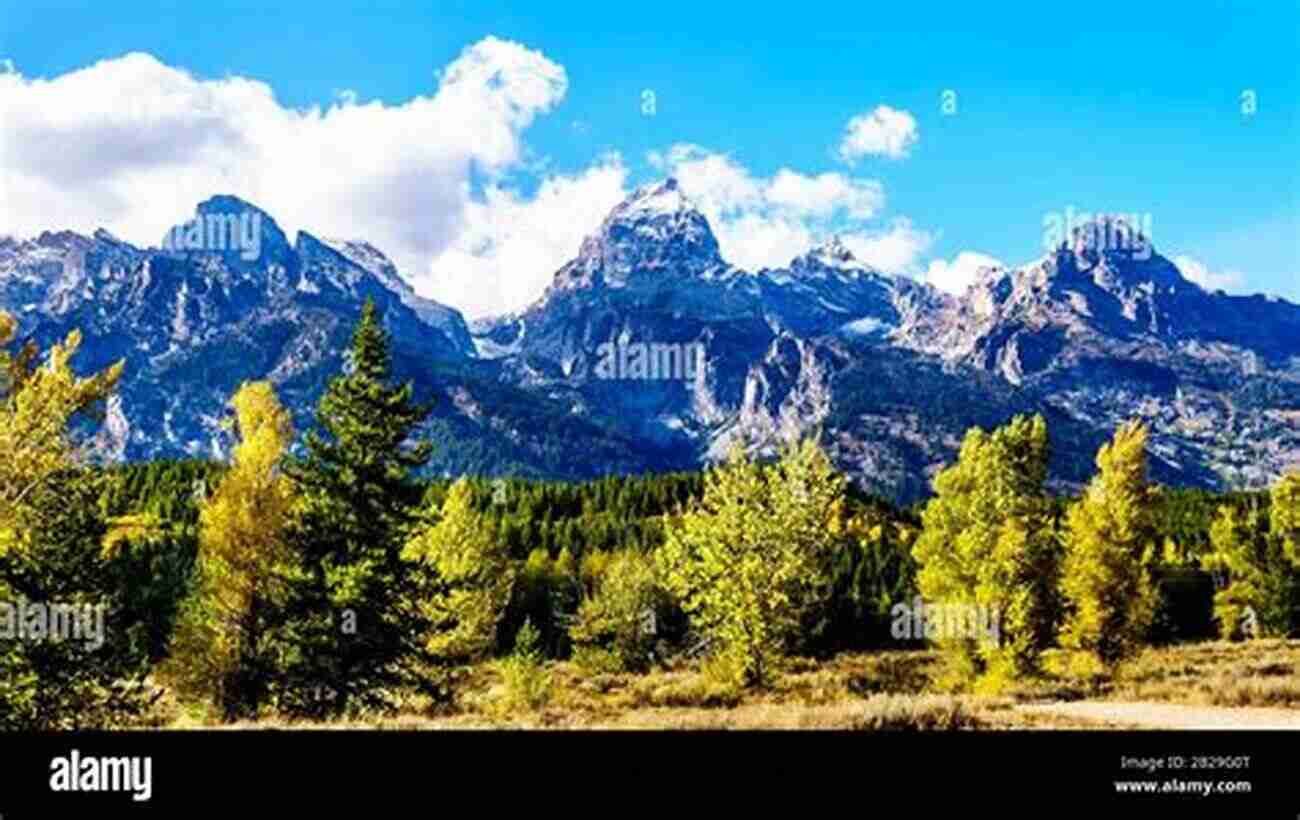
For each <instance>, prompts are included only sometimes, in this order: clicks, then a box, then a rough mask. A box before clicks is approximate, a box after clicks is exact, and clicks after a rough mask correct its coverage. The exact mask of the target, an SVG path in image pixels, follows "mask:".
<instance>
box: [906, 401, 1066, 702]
mask: <svg viewBox="0 0 1300 820" xmlns="http://www.w3.org/2000/svg"><path fill="white" fill-rule="evenodd" d="M1047 460H1048V442H1047V425H1046V423H1045V422H1044V421H1043V418H1042V417H1041V416H1036V417H1034V418H1029V417H1025V416H1021V417H1017V418H1016V419H1014V420H1013V421H1012V422H1011V423H1009V424H1007V425H1006V426H1005V427H1002V428H999V429H998V430H996V431H994V432H993V433H991V434H990V433H986V432H984V431H983V430H979V429H974V430H971V431H969V432H968V433H967V434H966V438H965V440H964V441H963V442H962V446H961V453H960V455H959V457H958V460H957V463H956V464H953V465H951V466H949V467H947V468H946V469H944V470H943V471H942V472H940V473H939V475H938V476H937V477H936V478H935V481H934V489H935V496H934V498H932V499H931V500H930V501H929V503H927V504H926V506H925V510H924V511H923V513H922V516H921V520H922V531H921V534H920V537H919V538H917V540H916V544H915V546H914V548H913V551H912V554H913V555H914V556H915V558H916V561H917V563H918V564H919V565H920V570H919V572H918V574H917V587H918V590H919V592H920V594H921V596H922V597H923V598H924V601H925V603H926V605H933V604H939V605H943V606H954V605H957V606H965V607H978V608H980V610H981V611H985V612H989V613H991V615H990V617H992V615H996V617H997V618H998V619H999V624H1000V628H999V631H1000V635H1001V640H999V641H996V642H995V641H992V640H988V639H987V638H986V637H985V636H982V635H975V634H972V635H964V636H963V635H946V636H944V638H943V639H942V640H940V641H938V644H939V647H940V649H941V651H942V652H943V655H944V658H945V662H946V677H945V680H944V681H943V683H944V684H945V685H948V686H951V687H954V688H956V687H961V686H965V685H969V684H972V683H977V684H978V685H979V686H980V687H982V688H985V689H990V690H996V689H999V688H1001V687H1003V686H1005V685H1006V684H1007V683H1008V682H1010V681H1012V680H1015V679H1017V678H1020V677H1023V676H1026V675H1030V674H1034V673H1036V672H1037V671H1038V670H1039V657H1040V655H1041V653H1042V651H1043V650H1044V649H1046V648H1047V647H1048V646H1049V645H1050V644H1051V642H1052V638H1053V633H1054V631H1055V628H1056V623H1057V619H1058V618H1059V610H1060V605H1059V601H1058V599H1057V593H1056V579H1057V576H1058V572H1059V569H1058V567H1059V550H1058V545H1057V542H1056V538H1055V522H1054V520H1053V516H1052V504H1051V502H1050V499H1049V498H1048V497H1047V495H1046V492H1045V490H1044V486H1043V485H1044V481H1045V480H1046V477H1047Z"/></svg>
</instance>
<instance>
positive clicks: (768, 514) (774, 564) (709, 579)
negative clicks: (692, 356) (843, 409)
mask: <svg viewBox="0 0 1300 820" xmlns="http://www.w3.org/2000/svg"><path fill="white" fill-rule="evenodd" d="M843 497H844V479H843V478H842V477H841V476H840V475H839V474H838V473H836V472H835V470H834V469H833V468H832V466H831V464H830V461H829V459H828V458H827V457H826V454H825V453H824V452H822V450H821V449H820V448H819V447H818V446H817V444H816V443H815V442H814V441H812V440H806V441H804V442H802V443H800V444H798V445H792V446H790V447H788V448H787V449H786V451H785V452H784V453H783V455H782V457H781V460H780V461H779V462H778V463H776V464H770V465H767V464H758V463H752V462H750V461H748V460H747V459H746V458H745V457H744V454H743V453H742V452H741V451H740V450H736V451H734V452H733V453H732V456H731V458H730V460H729V461H728V462H727V463H726V464H725V465H723V466H721V467H719V468H717V469H715V470H713V471H711V472H710V473H709V474H708V476H707V477H706V479H705V489H704V496H703V498H702V499H701V500H700V502H699V503H698V504H697V505H696V506H694V507H693V508H691V509H689V510H688V511H687V512H686V513H684V514H683V515H682V516H681V517H680V519H676V520H674V521H673V523H672V524H671V525H670V528H669V531H668V537H667V542H666V543H665V544H664V546H663V548H662V549H661V550H660V551H659V552H658V559H659V561H660V567H661V570H662V573H663V578H664V583H665V585H666V586H667V588H668V589H669V591H670V592H671V593H672V594H673V595H674V596H675V597H676V598H677V599H678V601H679V602H680V604H681V606H682V609H683V610H684V611H685V612H686V613H687V614H688V615H689V616H690V618H691V623H692V626H694V627H695V628H696V629H697V630H699V632H700V633H702V634H703V635H704V636H706V637H708V638H710V639H712V640H713V641H714V642H715V643H716V645H717V648H718V649H719V651H720V656H719V657H720V659H721V661H723V662H725V663H726V664H727V666H728V667H729V672H730V675H731V676H732V678H733V679H734V680H735V682H736V683H737V684H741V685H758V686H763V685H766V684H768V683H769V682H770V681H771V679H772V677H773V675H774V674H775V672H776V665H777V664H778V662H779V661H780V659H781V658H782V656H783V655H784V654H786V653H787V652H788V651H789V650H790V649H791V648H792V646H793V645H794V644H795V643H796V641H797V639H798V637H799V630H800V627H801V626H802V625H803V624H804V623H805V622H806V619H807V618H808V617H809V614H810V612H812V611H813V610H815V609H817V608H818V607H820V606H823V605H824V604H825V603H826V601H827V599H828V597H829V595H830V591H831V580H832V579H831V556H832V550H833V547H834V538H833V537H832V536H831V534H830V533H829V531H828V526H829V523H830V521H831V520H832V518H833V517H834V516H835V515H837V514H838V512H837V510H838V507H839V505H840V504H841V503H842V501H843Z"/></svg>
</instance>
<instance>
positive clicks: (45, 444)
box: [0, 313, 123, 552]
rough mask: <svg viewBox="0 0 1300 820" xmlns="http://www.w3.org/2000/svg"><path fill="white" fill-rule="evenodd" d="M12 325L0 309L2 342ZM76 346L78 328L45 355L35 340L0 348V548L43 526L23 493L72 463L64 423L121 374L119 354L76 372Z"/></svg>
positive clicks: (75, 456)
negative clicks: (105, 364) (91, 370)
mask: <svg viewBox="0 0 1300 820" xmlns="http://www.w3.org/2000/svg"><path fill="white" fill-rule="evenodd" d="M16 330H17V323H16V322H15V320H14V319H13V317H11V316H9V315H7V314H4V313H0V345H8V344H10V343H12V341H13V339H14V336H15V333H16ZM80 346H81V332H80V331H77V330H74V331H72V332H71V333H69V334H68V336H67V338H66V339H65V340H64V341H63V343H62V344H56V345H54V346H53V347H51V348H50V350H49V353H48V356H47V358H46V361H45V362H44V363H40V362H39V358H40V356H39V351H38V349H37V348H36V346H35V345H33V344H28V345H26V346H24V347H23V348H21V349H20V350H18V351H16V352H10V351H2V352H0V552H3V551H4V550H6V549H13V548H18V547H21V545H22V544H23V543H24V542H25V540H26V536H25V535H24V534H25V533H29V532H32V531H33V530H34V529H35V528H38V527H41V526H42V522H40V521H36V520H32V519H31V515H32V514H33V513H32V510H31V509H30V507H29V506H28V505H25V504H24V501H25V500H26V499H27V498H28V497H29V496H30V494H31V493H32V492H33V491H34V490H36V489H37V488H38V487H40V486H42V485H43V484H45V483H46V482H47V481H49V480H50V478H51V477H52V476H54V475H56V474H58V473H59V472H61V471H63V470H66V469H68V468H70V467H72V466H74V465H75V464H76V463H77V460H78V453H77V451H76V447H75V444H74V442H73V441H72V439H71V437H70V436H69V435H68V423H69V422H70V421H71V420H72V418H73V417H74V416H76V415H77V414H78V413H81V412H83V411H85V410H87V409H89V408H90V407H91V406H92V405H94V404H96V403H97V402H99V401H102V400H103V399H105V398H106V397H107V396H108V395H109V393H111V392H112V391H113V389H114V388H115V387H116V385H117V383H118V381H119V380H120V379H121V376H122V369H123V363H122V362H118V363H116V364H114V365H112V366H111V367H109V368H107V369H105V370H103V371H101V372H99V373H96V374H93V375H91V376H87V377H84V378H82V377H79V376H77V374H76V373H74V372H73V371H72V367H71V361H72V358H73V356H75V355H76V353H77V350H78V349H79V348H80Z"/></svg>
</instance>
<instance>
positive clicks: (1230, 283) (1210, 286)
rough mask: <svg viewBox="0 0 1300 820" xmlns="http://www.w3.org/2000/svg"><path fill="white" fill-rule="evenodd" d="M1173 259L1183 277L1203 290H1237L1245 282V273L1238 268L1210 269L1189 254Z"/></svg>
mask: <svg viewBox="0 0 1300 820" xmlns="http://www.w3.org/2000/svg"><path fill="white" fill-rule="evenodd" d="M1173 261H1174V265H1176V266H1177V267H1178V270H1179V271H1180V272H1181V273H1182V274H1183V277H1184V278H1186V279H1190V280H1191V281H1193V282H1195V283H1196V284H1198V285H1200V286H1201V287H1202V288H1204V289H1205V290H1210V291H1213V290H1224V291H1239V290H1241V289H1242V287H1244V286H1245V284H1246V275H1245V274H1244V273H1242V272H1241V271H1239V270H1224V271H1212V270H1210V269H1209V268H1208V267H1206V266H1205V265H1204V264H1202V263H1201V262H1199V261H1197V260H1195V259H1193V258H1192V257H1190V256H1175V257H1174V260H1173Z"/></svg>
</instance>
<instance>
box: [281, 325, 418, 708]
mask: <svg viewBox="0 0 1300 820" xmlns="http://www.w3.org/2000/svg"><path fill="white" fill-rule="evenodd" d="M426 414H427V409H426V408H423V407H420V406H418V405H416V404H415V403H414V402H413V401H412V386H411V384H410V383H409V382H408V383H407V384H404V385H401V386H395V385H393V384H391V383H390V353H389V338H388V334H387V333H386V332H385V331H384V330H383V328H381V327H380V324H379V317H378V315H377V312H376V309H375V305H374V302H373V301H371V300H367V302H366V304H365V307H364V308H363V310H362V313H361V320H360V322H359V323H358V324H357V326H356V328H355V330H354V332H353V334H352V347H351V350H350V351H349V354H348V358H347V362H346V364H345V372H344V374H343V375H340V376H338V377H336V378H334V379H333V380H332V381H331V382H330V385H329V387H328V389H327V390H326V391H325V394H324V395H323V396H322V397H321V400H320V403H319V405H318V408H317V417H316V422H317V425H318V428H319V429H318V430H312V431H310V432H309V433H308V434H307V437H306V455H305V456H304V457H303V458H301V459H296V460H294V461H291V462H290V464H289V466H288V470H287V472H288V474H289V475H290V476H291V478H292V479H293V482H294V485H295V493H296V495H297V496H298V499H299V502H298V507H297V510H296V514H295V516H294V520H293V521H292V523H291V525H290V529H289V533H288V541H289V544H290V546H291V547H292V549H293V550H295V552H296V553H297V555H296V556H295V560H296V561H297V562H298V563H299V564H300V565H301V567H302V575H301V577H300V578H299V579H297V581H296V583H295V584H294V589H293V594H292V598H291V602H290V606H289V608H288V620H287V622H286V623H285V626H284V629H283V630H282V634H283V635H284V636H285V638H286V639H287V642H288V648H287V649H288V654H289V664H288V667H287V675H286V676H285V678H284V680H283V682H282V684H281V687H280V688H281V691H280V697H279V701H280V705H281V707H282V708H283V709H284V710H285V711H287V712H290V713H293V714H300V715H306V716H311V717H324V716H329V715H335V714H340V713H343V712H346V711H349V710H360V709H366V708H379V709H385V708H389V707H391V705H392V704H393V698H394V697H395V696H396V695H397V693H398V690H399V689H402V688H410V687H413V688H414V689H416V690H417V691H428V692H432V691H433V690H432V684H431V682H430V679H429V678H428V677H427V676H426V675H425V674H424V671H423V668H422V667H423V664H422V662H421V661H422V660H428V658H427V653H426V652H425V649H424V643H425V640H426V638H427V636H428V623H427V621H426V619H425V618H424V615H423V612H422V611H421V609H420V607H419V606H418V605H417V601H418V598H419V596H420V595H421V594H423V592H424V591H426V590H427V589H428V587H429V584H430V583H431V582H432V581H431V578H430V570H429V567H428V565H427V564H425V563H423V562H415V561H407V560H405V559H404V558H403V557H402V550H403V547H404V545H405V544H406V541H407V540H408V538H409V536H410V534H411V530H412V528H413V526H414V525H415V523H416V519H415V515H416V509H417V505H418V503H419V500H420V496H421V488H420V486H419V485H418V484H417V483H416V482H415V481H414V480H413V478H412V473H413V471H414V470H416V469H417V468H419V467H420V466H421V465H423V464H424V463H425V462H426V461H427V460H428V457H429V445H428V443H427V442H420V443H412V442H411V441H410V438H411V436H412V434H413V432H414V430H415V428H416V426H417V425H418V424H419V423H420V421H421V420H422V419H424V417H425V416H426Z"/></svg>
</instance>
